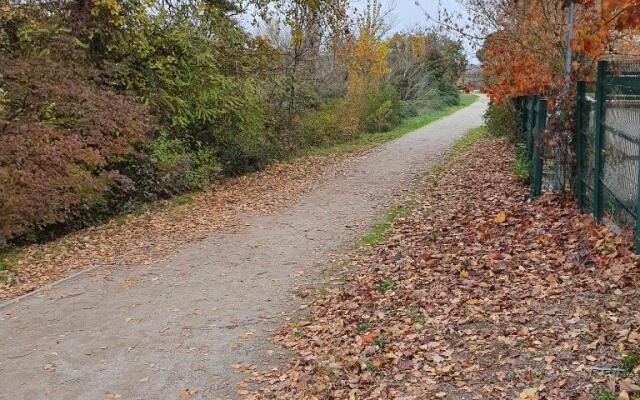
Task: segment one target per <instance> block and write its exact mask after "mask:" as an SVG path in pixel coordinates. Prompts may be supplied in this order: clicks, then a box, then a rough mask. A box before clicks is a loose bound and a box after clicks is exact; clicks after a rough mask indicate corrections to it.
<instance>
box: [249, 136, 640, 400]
mask: <svg viewBox="0 0 640 400" xmlns="http://www.w3.org/2000/svg"><path fill="white" fill-rule="evenodd" d="M513 153H514V151H513V148H512V145H511V144H509V143H507V142H505V141H502V140H498V139H493V138H483V139H481V140H480V141H479V142H478V143H477V144H476V145H475V146H474V147H472V148H469V149H466V150H464V151H462V152H461V153H459V154H458V155H457V156H455V157H453V158H450V159H449V160H448V161H447V162H446V163H445V165H444V170H445V171H446V172H445V173H444V174H441V173H439V172H434V173H433V176H430V177H427V179H426V180H425V184H424V185H423V188H422V189H420V190H419V192H418V193H417V194H416V199H415V201H416V204H417V206H415V208H414V209H413V210H412V212H411V213H410V215H407V216H404V217H401V218H399V219H397V220H396V221H395V223H394V224H393V227H392V230H391V232H390V235H389V238H388V239H387V240H385V241H383V242H381V243H379V244H378V245H377V246H376V247H375V248H373V249H372V250H360V251H358V252H355V253H353V254H352V255H350V256H349V257H350V259H349V260H347V262H345V263H344V265H345V267H344V268H342V270H341V271H340V272H339V273H334V274H333V275H332V276H329V277H328V279H327V287H325V288H323V290H322V293H321V294H319V296H318V298H317V300H316V301H315V302H314V304H313V305H312V307H310V309H311V311H312V313H311V315H310V316H308V317H306V319H301V320H298V321H295V322H291V323H289V324H288V325H287V326H285V327H284V328H283V329H282V330H281V331H280V332H279V333H278V334H277V335H276V336H275V338H274V340H275V341H276V342H277V343H278V344H280V345H282V346H284V347H286V348H288V349H289V350H290V351H291V352H292V354H293V355H292V359H291V362H290V363H289V364H288V366H286V367H285V368H284V369H282V368H276V369H271V370H269V371H264V372H261V373H258V372H256V371H252V373H251V376H250V377H248V378H247V379H246V380H245V382H243V386H242V387H243V388H246V387H247V385H254V386H253V387H254V391H253V393H251V394H249V396H248V397H249V398H251V399H309V400H311V399H402V400H413V399H415V400H418V399H431V398H446V399H582V400H586V399H598V400H600V399H603V398H609V397H602V396H603V395H602V394H603V393H605V394H611V395H612V396H613V397H612V398H640V397H638V396H639V395H640V393H638V392H639V391H640V387H639V386H638V375H637V373H638V372H639V370H640V368H638V365H639V364H640V362H639V361H638V360H640V358H639V357H638V356H637V354H638V353H639V352H640V301H639V300H640V296H639V293H638V287H639V284H640V269H639V268H638V260H639V258H638V257H637V256H636V255H635V254H634V253H633V251H632V246H631V240H630V237H629V235H628V234H627V235H616V234H614V233H613V232H612V231H610V230H609V229H607V228H605V227H603V226H601V225H597V224H595V223H594V222H593V221H592V220H591V218H590V217H589V216H587V215H584V214H581V213H580V212H578V210H577V209H576V207H575V205H574V203H573V201H572V200H570V199H559V198H557V196H555V195H552V194H546V195H544V196H542V198H540V199H538V200H536V201H529V200H528V189H527V188H526V187H524V186H523V185H522V183H521V182H520V180H519V178H518V177H516V176H514V175H513V174H512V173H511V165H512V163H513V161H514V160H513ZM439 170H442V169H439ZM436 175H437V176H436ZM390 282H393V284H391V283H390ZM383 288H384V289H383ZM630 357H632V358H630ZM629 360H631V361H629ZM634 360H635V361H634ZM626 364H632V365H630V366H629V368H626V369H625V368H623V366H624V365H626ZM618 371H626V372H624V373H621V372H618ZM243 393H244V392H243ZM596 396H598V397H596ZM629 396H630V397H629Z"/></svg>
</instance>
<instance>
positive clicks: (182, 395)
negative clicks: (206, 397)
mask: <svg viewBox="0 0 640 400" xmlns="http://www.w3.org/2000/svg"><path fill="white" fill-rule="evenodd" d="M196 392H197V390H191V389H185V390H183V391H182V392H180V393H179V395H180V400H186V399H188V398H189V397H191V396H193V395H194V394H196Z"/></svg>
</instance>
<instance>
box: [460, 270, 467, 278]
mask: <svg viewBox="0 0 640 400" xmlns="http://www.w3.org/2000/svg"><path fill="white" fill-rule="evenodd" d="M460 277H461V278H468V277H469V271H467V270H466V269H463V270H462V271H460Z"/></svg>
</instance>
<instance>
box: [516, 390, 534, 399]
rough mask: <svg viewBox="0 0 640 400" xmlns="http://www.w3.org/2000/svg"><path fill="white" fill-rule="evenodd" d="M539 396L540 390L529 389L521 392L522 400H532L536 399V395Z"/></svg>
mask: <svg viewBox="0 0 640 400" xmlns="http://www.w3.org/2000/svg"><path fill="white" fill-rule="evenodd" d="M537 394H538V388H534V387H532V388H528V389H525V390H523V391H522V392H520V398H521V399H531V398H533V397H535V395H537Z"/></svg>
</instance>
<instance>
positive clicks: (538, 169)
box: [531, 96, 547, 199]
mask: <svg viewBox="0 0 640 400" xmlns="http://www.w3.org/2000/svg"><path fill="white" fill-rule="evenodd" d="M536 99H537V102H536V110H535V111H536V112H535V116H536V120H535V128H534V130H533V142H534V143H533V156H532V159H531V163H532V169H533V171H532V172H533V174H532V175H533V176H532V179H531V197H532V198H534V199H535V198H537V197H538V196H540V194H541V193H542V167H543V164H542V163H543V150H544V147H543V144H544V143H543V137H544V130H545V129H546V127H547V100H546V99H541V98H540V97H539V96H536Z"/></svg>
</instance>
